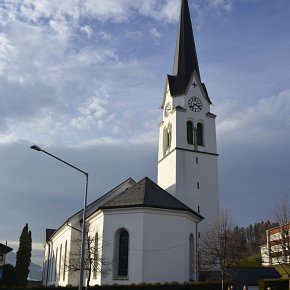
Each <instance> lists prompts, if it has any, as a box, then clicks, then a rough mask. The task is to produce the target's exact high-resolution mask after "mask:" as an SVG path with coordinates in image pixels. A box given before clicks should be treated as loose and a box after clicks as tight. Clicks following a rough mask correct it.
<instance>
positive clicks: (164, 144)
mask: <svg viewBox="0 0 290 290" xmlns="http://www.w3.org/2000/svg"><path fill="white" fill-rule="evenodd" d="M167 148H168V135H167V130H166V128H164V129H163V151H164V152H165V151H166V150H167Z"/></svg>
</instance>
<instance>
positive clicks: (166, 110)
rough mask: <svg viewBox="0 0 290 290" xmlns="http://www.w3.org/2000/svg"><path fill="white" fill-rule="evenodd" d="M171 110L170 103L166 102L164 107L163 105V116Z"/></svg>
mask: <svg viewBox="0 0 290 290" xmlns="http://www.w3.org/2000/svg"><path fill="white" fill-rule="evenodd" d="M170 112H171V104H170V103H167V105H166V107H165V113H164V114H165V117H167V116H168V114H169V113H170Z"/></svg>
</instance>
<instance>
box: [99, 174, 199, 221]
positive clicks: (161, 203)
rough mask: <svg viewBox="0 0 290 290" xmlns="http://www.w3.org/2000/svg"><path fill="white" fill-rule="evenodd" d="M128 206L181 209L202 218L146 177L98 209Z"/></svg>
mask: <svg viewBox="0 0 290 290" xmlns="http://www.w3.org/2000/svg"><path fill="white" fill-rule="evenodd" d="M128 207H153V208H162V209H173V210H181V211H187V212H190V213H193V214H194V215H196V216H198V217H199V218H203V217H202V216H201V215H200V214H198V213H196V212H195V211H193V210H192V209H191V208H189V207H188V206H186V205H185V204H184V203H182V202H181V201H179V200H178V199H177V198H175V197H174V196H172V195H171V194H170V193H168V192H167V191H165V190H164V189H162V188H161V187H160V186H158V185H157V184H156V183H155V182H153V181H152V180H151V179H149V178H148V177H145V178H143V179H142V180H140V181H139V182H138V183H136V184H135V185H133V186H132V187H130V188H128V189H127V190H125V191H124V192H122V193H120V194H119V195H117V196H115V197H114V198H112V199H111V200H109V201H108V202H106V203H105V204H103V205H102V206H101V207H100V209H108V208H128Z"/></svg>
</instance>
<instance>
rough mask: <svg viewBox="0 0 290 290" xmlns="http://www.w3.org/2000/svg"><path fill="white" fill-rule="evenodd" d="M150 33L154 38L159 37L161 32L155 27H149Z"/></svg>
mask: <svg viewBox="0 0 290 290" xmlns="http://www.w3.org/2000/svg"><path fill="white" fill-rule="evenodd" d="M150 33H151V34H152V35H153V37H154V38H157V39H159V38H160V37H161V33H160V32H159V31H158V30H157V29H156V28H155V27H153V28H151V29H150Z"/></svg>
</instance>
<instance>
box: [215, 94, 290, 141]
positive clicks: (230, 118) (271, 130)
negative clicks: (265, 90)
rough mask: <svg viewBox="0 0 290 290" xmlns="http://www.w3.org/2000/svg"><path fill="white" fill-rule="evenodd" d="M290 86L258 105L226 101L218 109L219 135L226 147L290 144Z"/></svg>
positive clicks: (262, 100)
mask: <svg viewBox="0 0 290 290" xmlns="http://www.w3.org/2000/svg"><path fill="white" fill-rule="evenodd" d="M289 110H290V89H289V90H286V91H282V92H280V93H279V94H277V95H273V96H271V97H268V98H261V99H259V100H258V101H257V102H256V103H255V104H253V105H248V106H244V105H243V103H242V102H226V103H225V104H224V105H222V106H221V109H220V110H218V115H219V116H222V121H221V122H219V123H218V127H217V129H218V135H219V138H220V140H221V142H222V146H226V144H227V143H230V144H231V146H233V144H239V145H240V146H244V145H247V144H248V145H249V144H251V146H259V144H261V143H262V144H263V146H265V145H267V146H272V145H275V144H277V142H278V143H280V142H282V143H284V142H285V143H289V140H290V131H289V130H287V128H288V126H289V125H290V117H289Z"/></svg>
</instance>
